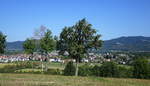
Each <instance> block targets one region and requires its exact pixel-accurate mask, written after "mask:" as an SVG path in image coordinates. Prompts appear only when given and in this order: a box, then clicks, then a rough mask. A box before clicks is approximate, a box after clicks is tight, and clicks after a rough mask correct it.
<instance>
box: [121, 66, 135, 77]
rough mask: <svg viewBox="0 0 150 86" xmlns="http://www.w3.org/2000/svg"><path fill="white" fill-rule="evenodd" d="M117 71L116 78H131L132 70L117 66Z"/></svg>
mask: <svg viewBox="0 0 150 86" xmlns="http://www.w3.org/2000/svg"><path fill="white" fill-rule="evenodd" d="M118 69H119V73H118V77H121V78H131V77H132V68H127V67H124V66H119V67H118Z"/></svg>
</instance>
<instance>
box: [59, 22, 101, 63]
mask: <svg viewBox="0 0 150 86" xmlns="http://www.w3.org/2000/svg"><path fill="white" fill-rule="evenodd" d="M100 37H101V36H100V35H98V34H96V30H95V29H93V28H92V25H91V24H89V23H88V22H87V21H86V19H82V20H80V21H79V22H77V23H76V24H75V25H74V26H72V27H65V28H64V29H63V31H62V32H61V34H60V40H59V45H60V46H59V48H60V51H68V53H69V55H70V57H72V58H74V59H76V61H78V60H80V59H81V58H83V57H84V54H86V53H87V52H88V50H89V49H91V48H96V49H97V48H100V47H101V45H102V41H101V40H100Z"/></svg>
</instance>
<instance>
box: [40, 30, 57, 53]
mask: <svg viewBox="0 0 150 86" xmlns="http://www.w3.org/2000/svg"><path fill="white" fill-rule="evenodd" d="M40 46H41V49H42V51H43V52H44V53H46V54H47V53H48V52H52V51H53V50H54V49H55V46H56V44H55V40H54V38H53V36H52V33H51V31H50V30H47V32H45V34H44V37H43V38H42V39H41V40H40Z"/></svg>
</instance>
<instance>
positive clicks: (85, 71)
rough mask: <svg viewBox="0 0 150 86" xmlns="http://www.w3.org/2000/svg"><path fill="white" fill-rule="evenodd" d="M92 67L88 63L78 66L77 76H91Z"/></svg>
mask: <svg viewBox="0 0 150 86" xmlns="http://www.w3.org/2000/svg"><path fill="white" fill-rule="evenodd" d="M91 75H92V67H91V66H90V65H88V64H85V65H83V66H80V67H79V76H91Z"/></svg>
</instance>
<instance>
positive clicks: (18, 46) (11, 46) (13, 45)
mask: <svg viewBox="0 0 150 86" xmlns="http://www.w3.org/2000/svg"><path fill="white" fill-rule="evenodd" d="M23 42H24V41H15V42H7V43H6V50H19V51H20V50H23V46H22V45H23Z"/></svg>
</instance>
